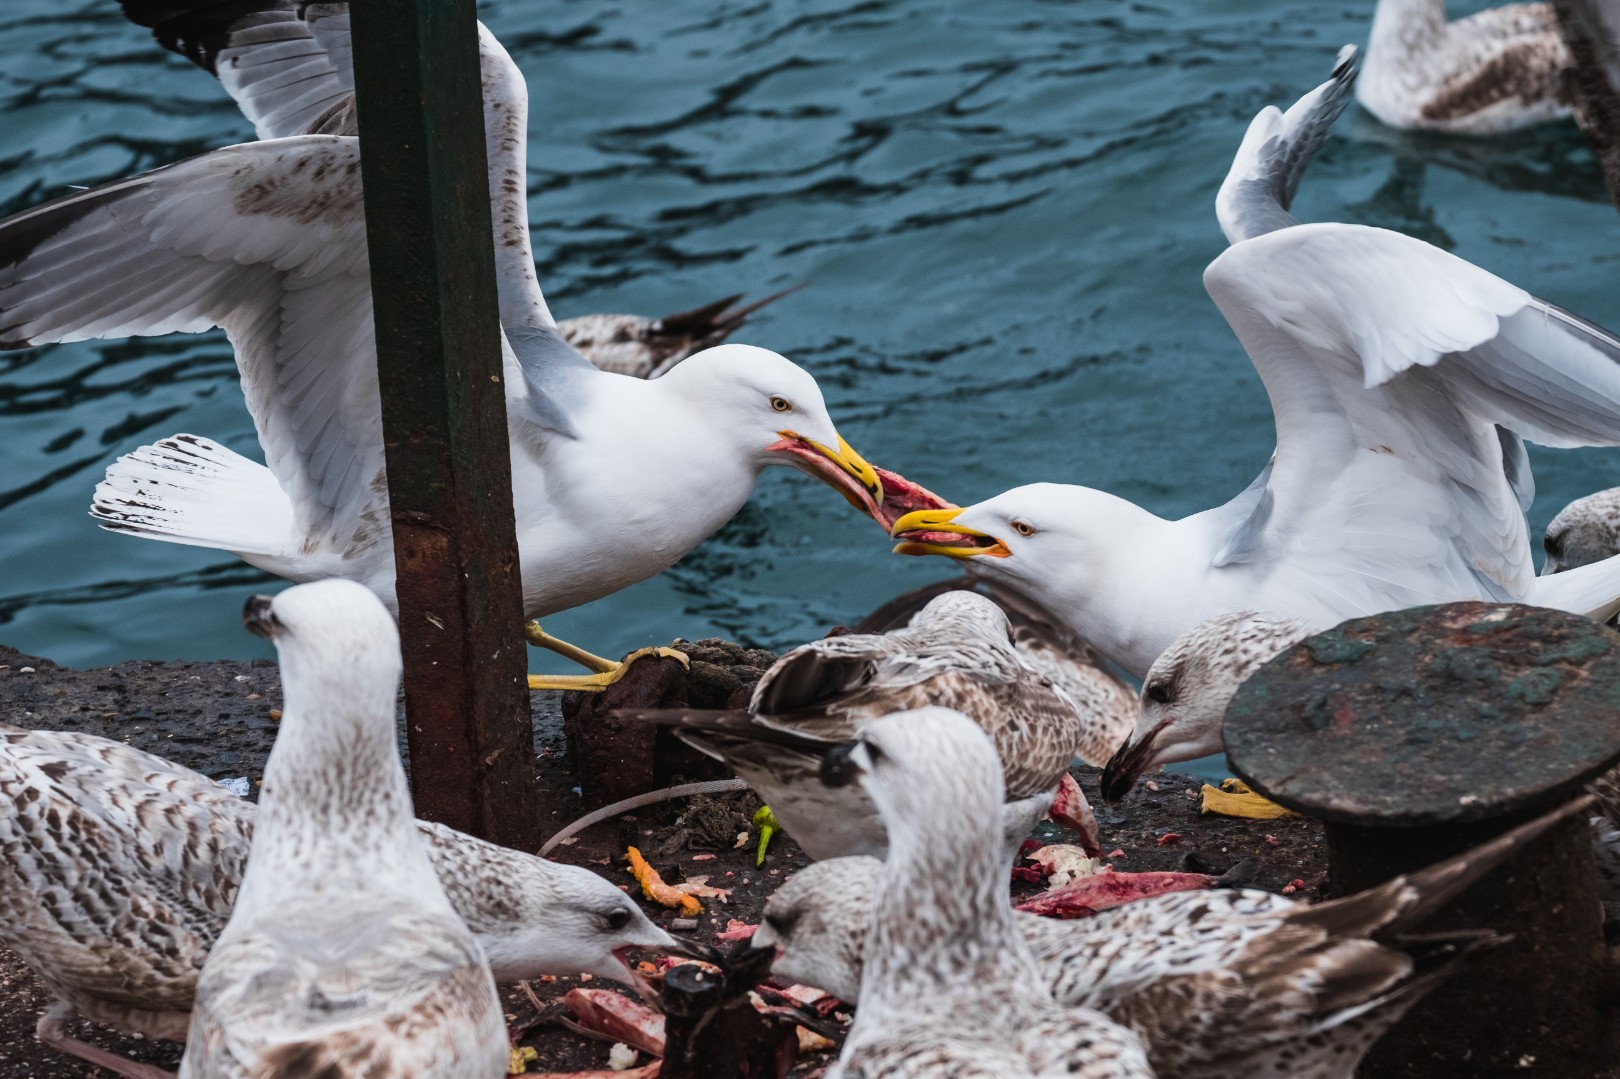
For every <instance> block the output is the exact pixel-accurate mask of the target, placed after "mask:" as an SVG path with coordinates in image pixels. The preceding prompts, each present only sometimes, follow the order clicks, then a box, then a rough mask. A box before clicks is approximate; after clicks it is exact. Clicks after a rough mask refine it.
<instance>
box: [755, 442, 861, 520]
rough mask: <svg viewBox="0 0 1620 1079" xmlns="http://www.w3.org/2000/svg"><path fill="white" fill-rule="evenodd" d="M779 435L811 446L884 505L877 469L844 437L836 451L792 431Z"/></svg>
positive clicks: (857, 506) (858, 507)
mask: <svg viewBox="0 0 1620 1079" xmlns="http://www.w3.org/2000/svg"><path fill="white" fill-rule="evenodd" d="M778 433H779V434H781V435H782V437H784V438H796V439H798V440H799V441H800V442H803V443H804V444H805V445H806V446H809V447H810V448H811V449H813V450H815V451H816V452H817V453H819V454H821V455H822V456H823V457H825V458H827V460H829V461H831V462H832V463H833V464H835V465H837V466H838V467H839V468H840V469H842V470H843V471H844V472H845V473H846V474H848V476H849V477H850V478H851V479H853V480H854V481H855V482H856V483H858V484H860V485H861V487H862V488H864V489H865V491H866V493H867V494H869V495H871V496H872V502H873V503H874V504H875V505H878V506H881V505H883V481H882V480H880V479H878V474H877V469H875V468H873V467H872V466H871V465H869V464H867V463H866V458H864V457H862V456H861V455H860V454H858V453H856V452H855V448H854V447H853V446H851V445H850V444H849V443H848V442H845V441H844V436H843V435H839V436H838V448H837V449H836V450H835V449H833V448H831V447H830V446H823V445H822V444H821V443H819V442H816V441H814V440H813V439H808V438H804V437H802V436H800V435H796V434H794V433H793V432H792V431H780V432H778ZM856 508H857V509H864V508H865V507H862V506H859V505H858V504H857V505H856Z"/></svg>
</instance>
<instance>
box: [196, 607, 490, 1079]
mask: <svg viewBox="0 0 1620 1079" xmlns="http://www.w3.org/2000/svg"><path fill="white" fill-rule="evenodd" d="M244 619H245V620H246V622H247V624H248V628H249V629H251V630H253V632H255V633H258V634H260V635H261V636H265V637H268V638H270V639H271V640H272V641H274V642H275V645H276V650H277V652H278V653H279V656H280V661H281V681H282V689H283V693H284V698H285V701H286V703H285V706H284V708H283V715H282V720H281V729H280V731H279V732H278V733H277V736H276V744H275V748H274V749H272V750H271V751H270V759H269V762H268V763H267V764H266V766H265V773H264V786H263V788H262V790H261V793H260V803H259V812H258V816H257V818H256V820H255V821H254V829H253V843H252V846H251V848H250V849H249V852H248V859H247V866H246V868H245V869H244V870H243V873H242V885H241V888H240V889H239V890H238V891H237V894H236V904H235V906H234V907H233V908H232V910H231V917H230V920H229V921H228V922H227V923H226V924H225V928H224V930H223V931H221V933H220V935H219V939H218V941H216V942H215V944H214V947H213V949H212V950H211V951H210V952H209V953H208V958H207V959H206V960H204V962H203V966H202V971H201V973H200V974H199V975H198V977H197V993H196V998H195V1000H194V1001H193V1004H192V1010H191V1025H190V1028H189V1029H188V1031H187V1037H186V1052H185V1056H184V1057H182V1058H181V1061H180V1079H236V1077H240V1079H249V1077H254V1076H268V1075H285V1076H292V1075H309V1076H317V1075H334V1076H336V1075H365V1076H368V1077H370V1079H475V1077H478V1076H485V1077H489V1079H494V1077H496V1076H501V1075H504V1074H505V1073H506V1061H507V1042H506V1027H505V1024H504V1022H503V1020H502V1014H501V1002H500V997H499V996H498V995H497V994H496V991H495V980H494V978H493V977H491V975H490V970H489V961H488V960H487V959H486V958H485V956H484V952H483V949H482V948H480V947H479V946H478V941H477V940H476V939H475V938H474V937H473V935H472V932H471V930H469V929H468V928H467V926H466V923H464V922H463V921H462V920H461V918H460V917H459V916H458V915H457V914H456V912H455V908H454V907H452V906H451V905H450V900H449V898H448V897H447V896H446V895H445V891H444V888H443V887H442V886H441V885H440V884H439V880H438V877H437V876H435V875H434V871H433V864H432V863H431V862H430V861H429V860H428V856H427V850H426V848H425V845H424V844H423V843H422V841H421V838H420V836H419V834H418V832H417V828H416V822H415V818H414V816H413V815H412V813H411V798H410V792H409V790H408V789H407V785H406V779H405V769H404V768H403V766H402V765H401V764H400V759H399V749H398V747H397V745H396V743H395V732H394V701H395V697H396V695H397V694H398V692H399V682H400V673H401V669H402V664H401V662H400V656H399V633H398V631H397V630H396V629H395V627H394V622H393V619H392V618H390V617H389V614H388V611H387V609H386V608H385V607H384V606H383V605H382V602H381V601H380V600H378V599H377V598H376V597H375V596H374V595H372V594H371V593H370V592H368V591H367V590H366V589H364V588H362V587H361V586H360V585H358V584H355V583H354V582H352V581H321V582H318V583H315V584H308V585H302V586H299V587H295V588H290V589H288V590H287V591H285V592H283V593H281V594H280V595H279V596H277V597H276V598H275V599H273V600H272V599H270V598H269V597H267V596H257V597H254V598H253V599H250V600H249V601H248V605H247V608H246V610H245V612H244ZM176 856H179V857H183V856H184V855H183V852H176Z"/></svg>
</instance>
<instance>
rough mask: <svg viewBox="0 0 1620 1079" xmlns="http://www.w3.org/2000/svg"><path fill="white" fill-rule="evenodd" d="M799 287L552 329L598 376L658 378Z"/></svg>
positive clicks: (587, 318) (570, 321)
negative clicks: (654, 315)
mask: <svg viewBox="0 0 1620 1079" xmlns="http://www.w3.org/2000/svg"><path fill="white" fill-rule="evenodd" d="M799 287H800V286H797V285H796V286H794V287H793V288H788V289H783V290H782V291H780V292H773V293H771V294H770V295H769V296H766V297H764V298H763V299H759V300H755V301H754V302H753V303H748V304H742V305H741V306H738V302H739V301H740V300H741V299H742V294H741V293H738V294H737V295H735V296H726V297H724V298H722V299H719V300H715V301H714V302H713V303H707V304H704V305H703V306H702V307H695V308H693V309H692V310H690V311H680V312H677V313H675V314H673V315H665V316H663V317H662V318H649V317H647V316H646V315H619V314H600V315H580V316H578V317H577V318H565V319H563V320H562V321H561V322H559V323H557V329H558V330H560V331H561V332H562V335H563V339H564V340H565V341H567V342H568V343H569V344H570V345H572V346H573V347H574V348H575V349H577V350H578V351H579V353H580V355H582V356H584V357H585V358H586V359H588V360H590V361H591V362H592V363H594V364H595V365H596V366H597V367H599V368H601V369H602V370H603V371H612V372H614V373H615V374H620V375H630V376H631V377H633V378H658V377H659V376H660V375H663V374H664V373H665V372H667V371H668V370H669V369H670V368H672V367H674V366H675V365H676V364H678V363H680V362H681V361H682V360H684V359H686V358H687V357H689V356H691V355H692V354H693V353H695V352H701V351H702V350H704V349H706V348H711V347H713V346H715V345H718V344H720V342H722V341H724V340H725V339H726V338H728V337H730V336H731V335H732V334H733V333H735V332H736V331H737V330H738V329H740V328H741V327H742V325H743V323H745V322H747V321H748V317H749V316H750V315H752V314H753V313H754V312H756V311H758V310H759V309H760V308H762V307H764V306H766V305H767V304H773V303H775V302H776V301H777V300H780V299H781V298H782V297H783V296H786V295H787V294H788V293H790V292H796V291H798V289H799Z"/></svg>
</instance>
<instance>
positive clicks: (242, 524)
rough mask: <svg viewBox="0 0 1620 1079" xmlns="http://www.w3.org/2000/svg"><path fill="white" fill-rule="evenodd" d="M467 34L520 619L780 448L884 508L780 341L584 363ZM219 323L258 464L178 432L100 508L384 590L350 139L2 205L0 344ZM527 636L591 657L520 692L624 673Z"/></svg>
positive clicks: (517, 91)
mask: <svg viewBox="0 0 1620 1079" xmlns="http://www.w3.org/2000/svg"><path fill="white" fill-rule="evenodd" d="M479 43H480V53H481V57H482V63H483V65H484V67H483V71H484V81H485V100H486V109H485V121H486V131H485V135H486V141H487V145H488V149H489V160H490V186H491V197H492V200H493V202H492V210H493V213H494V217H495V228H496V262H497V284H498V287H499V292H500V316H501V325H502V327H503V329H504V330H505V344H504V345H503V353H504V359H505V375H504V378H503V383H504V385H503V389H504V392H505V395H506V406H507V427H508V432H509V437H510V446H511V462H512V482H513V503H514V508H515V512H516V518H517V521H516V524H517V538H518V549H519V561H520V569H521V572H522V579H523V606H524V610H525V612H526V613H527V615H528V616H529V617H531V618H534V617H540V616H544V615H547V614H551V613H553V612H556V611H561V610H566V609H568V608H570V607H575V606H578V605H580V604H582V603H588V602H590V601H591V600H593V599H599V598H601V597H602V596H605V595H608V594H610V593H612V592H615V591H618V590H619V589H621V588H624V587H626V586H628V585H631V584H634V583H636V582H637V581H641V580H644V579H646V578H648V577H651V576H653V575H655V574H657V573H661V572H662V571H663V570H665V569H667V568H669V567H670V566H671V565H673V564H674V563H675V562H676V561H678V560H679V559H680V558H681V557H682V556H684V555H685V554H686V553H687V552H688V551H690V550H692V549H693V548H694V547H696V546H697V545H698V544H699V543H700V542H702V540H703V539H704V538H705V537H707V536H708V535H709V534H710V533H712V532H714V531H715V530H716V529H717V528H719V527H720V526H721V525H723V524H725V522H726V521H728V520H730V518H731V517H732V515H733V514H735V513H736V512H737V510H738V509H740V508H741V507H742V505H743V503H744V502H746V501H747V499H748V496H749V494H750V493H751V491H752V490H753V486H754V482H755V480H756V479H757V478H758V477H759V474H760V473H761V472H763V471H764V470H765V469H766V468H768V467H770V466H772V465H789V466H791V467H794V468H797V469H799V470H801V471H804V472H808V473H810V474H811V475H814V476H817V477H818V478H820V479H822V480H824V481H825V482H827V483H829V484H831V485H832V486H834V487H835V488H837V489H838V490H839V491H841V492H842V493H843V494H844V496H845V497H846V498H848V499H849V500H850V501H851V502H852V503H854V504H855V505H857V506H859V507H861V508H862V509H863V510H865V511H866V512H869V513H871V514H873V515H874V516H875V515H876V514H877V512H878V505H879V503H880V502H881V501H882V498H883V484H882V481H881V480H880V479H879V478H878V476H877V474H876V472H875V471H874V470H873V468H872V466H871V465H869V464H867V463H866V461H864V460H863V459H862V458H861V457H860V455H859V454H857V453H856V452H855V451H854V450H852V449H851V448H850V447H849V446H848V444H847V443H845V442H844V441H843V439H842V438H840V437H839V434H838V431H837V429H836V428H835V427H834V426H833V422H832V419H831V417H830V416H828V414H827V409H826V404H825V402H824V401H823V400H822V396H821V389H820V387H819V386H817V385H816V381H815V379H814V378H812V377H811V376H810V374H809V373H808V372H806V371H805V370H803V369H802V368H800V367H798V366H797V365H796V364H793V363H792V362H790V361H788V360H787V359H786V358H784V357H782V356H779V355H777V354H776V353H774V352H769V351H766V350H765V349H761V348H754V347H751V346H748V345H735V344H727V345H720V346H718V347H716V348H711V349H707V350H705V351H704V352H702V353H699V354H698V355H696V356H693V357H692V358H691V359H689V360H687V361H685V362H684V363H682V364H680V365H679V366H677V367H675V368H674V369H673V370H671V371H670V372H669V373H668V374H666V375H664V376H663V377H661V378H657V379H653V380H651V381H644V380H642V379H637V378H627V377H625V376H623V375H615V374H611V373H608V372H604V371H599V370H597V369H596V368H595V367H593V366H592V365H591V364H590V362H589V361H587V360H586V359H585V358H584V357H583V356H581V355H580V354H579V353H577V352H575V351H574V350H573V349H572V348H570V347H569V346H568V344H567V342H565V341H564V340H563V339H562V337H561V334H560V333H559V331H558V329H557V326H556V323H555V322H554V321H553V320H552V318H551V314H550V311H549V310H548V309H547V307H546V303H545V299H544V297H543V296H542V294H541V292H540V287H539V284H538V282H537V281H536V279H535V273H534V260H533V258H532V256H531V254H530V250H529V229H528V216H527V209H526V206H525V202H524V198H523V190H524V189H523V183H522V181H523V178H524V175H525V172H524V170H525V168H526V164H525V151H524V140H525V137H526V121H525V115H526V111H527V102H526V96H525V93H524V89H523V86H522V83H521V80H519V79H517V78H515V71H516V69H515V67H513V65H512V63H511V59H510V58H509V57H508V56H507V55H506V53H505V51H504V50H503V49H502V48H501V46H500V44H499V42H497V41H495V39H494V38H493V37H492V36H491V35H490V34H489V33H488V32H487V31H483V30H481V31H480V38H479ZM495 102H499V103H500V104H501V107H500V108H495V107H493V104H492V103H495ZM212 326H223V327H224V328H225V331H226V334H227V335H228V336H229V337H230V339H231V343H232V344H233V345H234V347H235V349H236V355H237V365H238V367H239V369H240V373H241V379H242V389H243V393H244V394H245V396H246V398H247V404H248V409H249V411H250V412H251V413H252V416H253V422H254V428H255V430H256V432H257V434H258V438H259V445H260V447H261V448H262V449H263V451H264V455H265V461H266V463H265V464H263V465H261V464H259V463H257V462H255V461H251V460H249V459H248V458H246V457H243V456H242V455H240V454H238V453H235V452H234V451H232V450H230V449H228V448H226V447H225V446H222V445H220V444H219V443H216V442H213V441H211V440H209V439H206V438H200V437H197V436H194V435H175V436H173V437H170V438H166V439H163V440H161V441H160V442H158V443H156V444H155V445H151V446H144V447H142V448H140V449H137V450H135V451H134V452H132V453H130V454H127V455H126V456H124V457H122V458H120V459H118V460H117V461H115V462H114V463H113V464H112V465H111V466H109V468H108V470H107V477H106V479H105V480H104V481H103V482H102V483H101V484H100V485H99V486H98V487H97V488H96V495H95V500H94V505H93V507H92V509H91V515H92V516H93V517H94V518H95V519H96V520H98V521H99V522H100V523H101V524H102V525H103V527H106V528H109V529H114V530H117V531H124V532H131V533H134V534H136V535H140V536H144V537H146V538H149V539H160V540H165V541H167V542H171V543H185V544H191V545H193V546H200V547H213V548H218V549H221V550H226V551H230V552H232V553H233V554H235V555H237V556H238V557H240V558H242V559H243V560H245V561H247V562H249V563H251V564H252V565H255V566H258V567H259V568H261V569H264V570H267V571H269V572H271V573H275V574H277V575H279V576H282V577H285V578H287V579H289V580H293V581H312V580H319V579H323V578H328V577H343V578H348V579H350V580H354V581H358V582H360V583H361V584H363V585H365V586H366V587H368V588H370V589H371V590H372V591H373V592H375V593H376V594H377V595H378V596H380V597H382V599H383V600H384V602H385V603H388V604H392V603H393V596H394V557H393V547H392V537H391V533H390V529H389V527H388V520H389V517H388V497H387V489H386V485H385V483H384V475H383V464H384V461H383V443H382V432H381V422H382V420H381V409H380V405H379V401H378V390H377V369H376V351H375V341H374V337H373V328H372V310H371V282H370V276H369V272H368V262H367V256H366V231H365V220H364V213H363V204H362V198H361V189H360V150H359V144H358V140H357V139H356V138H354V137H352V136H334V135H297V136H291V137H287V138H278V139H270V140H267V141H263V142H256V143H247V144H244V145H241V146H232V147H227V148H225V149H222V150H216V151H213V152H212V153H208V154H204V155H202V156H201V157H195V158H192V159H190V160H188V161H183V162H180V163H178V164H175V165H170V166H168V167H166V168H161V169H156V170H153V171H152V172H148V173H144V174H142V175H139V176H135V177H131V178H129V179H126V180H119V181H116V182H113V183H109V184H104V185H102V186H100V187H95V188H92V189H90V190H87V191H80V192H75V193H73V194H70V195H67V196H64V197H62V198H59V199H56V200H54V201H51V202H47V203H44V204H42V205H40V206H36V207H34V208H32V209H30V210H26V211H23V212H22V213H20V214H16V215H14V216H12V217H10V218H8V219H6V220H5V221H0V348H26V347H29V346H32V345H38V344H44V343H46V342H51V341H78V340H84V339H87V338H94V337H125V336H132V335H153V334H164V333H173V332H195V331H200V330H204V329H207V328H209V327H212ZM530 639H531V640H532V641H533V642H534V643H537V644H541V645H543V646H547V647H554V648H556V649H557V650H558V651H560V652H562V653H563V654H566V655H569V656H572V657H573V658H576V659H579V660H581V661H582V662H585V663H586V664H587V665H589V666H592V667H595V668H596V669H597V670H598V672H599V673H597V674H593V675H582V676H560V677H553V676H547V677H544V678H532V679H531V680H530V684H531V685H532V686H534V687H535V688H545V687H553V688H576V689H592V688H599V687H600V686H602V685H604V684H606V683H607V682H610V681H612V680H613V679H614V678H616V677H617V676H618V674H619V673H620V672H621V671H622V670H623V667H622V666H621V665H620V664H616V663H612V662H610V661H607V660H602V659H600V658H599V657H595V656H592V655H591V654H590V653H588V652H584V651H582V650H579V649H574V648H572V646H568V645H565V644H563V643H562V642H558V641H556V640H555V639H553V638H550V637H548V636H546V635H545V634H543V633H541V632H540V631H539V630H538V627H534V628H533V632H531V634H530Z"/></svg>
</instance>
